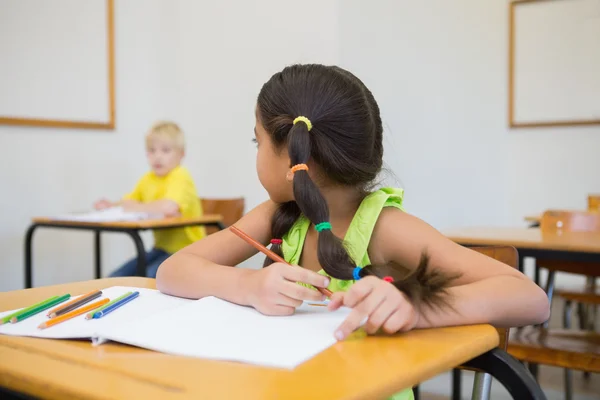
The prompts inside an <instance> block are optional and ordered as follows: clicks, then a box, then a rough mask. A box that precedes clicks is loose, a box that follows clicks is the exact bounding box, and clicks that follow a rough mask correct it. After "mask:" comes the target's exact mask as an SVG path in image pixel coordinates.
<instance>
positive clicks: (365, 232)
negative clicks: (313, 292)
mask: <svg viewBox="0 0 600 400" xmlns="http://www.w3.org/2000/svg"><path fill="white" fill-rule="evenodd" d="M403 195H404V191H403V190H402V189H395V188H381V189H379V190H377V191H375V192H373V193H371V194H369V195H368V196H367V197H365V198H364V200H363V201H362V202H361V204H360V206H359V207H358V210H357V211H356V214H355V215H354V218H353V219H352V222H351V223H350V227H349V228H348V231H347V232H346V236H345V237H344V245H345V246H346V249H347V250H348V253H349V254H350V257H351V258H352V259H353V260H354V262H355V263H356V265H357V266H360V267H364V266H365V265H369V264H371V261H370V260H369V254H368V252H367V250H368V248H369V242H370V241H371V235H372V234H373V229H374V228H375V224H376V223H377V219H378V218H379V214H380V213H381V210H382V209H383V208H384V207H396V208H399V209H400V210H403V211H404V208H403V207H402V198H403ZM309 228H310V221H309V220H308V218H306V217H305V216H304V215H301V216H300V217H299V218H298V220H297V221H296V222H295V223H294V225H293V226H292V228H291V229H290V230H289V231H288V233H286V234H285V235H284V236H283V238H282V241H283V243H282V244H281V249H282V251H283V255H284V258H285V260H286V261H287V262H288V263H290V264H293V265H298V263H299V262H300V256H301V255H302V249H303V247H304V239H305V238H306V233H307V232H308V229H309ZM319 274H321V275H326V276H329V275H328V274H327V273H326V272H325V271H323V270H321V271H319ZM329 278H330V280H331V282H330V283H329V286H328V289H329V290H331V291H332V292H339V291H346V290H348V289H349V288H350V287H351V286H352V284H353V283H354V282H355V281H353V280H349V281H344V280H340V279H336V278H332V277H331V276H329ZM300 284H301V285H304V286H308V287H312V286H311V285H307V284H304V283H300ZM389 400H414V397H413V392H412V390H411V389H405V390H403V391H401V392H399V393H396V394H395V395H393V396H392V397H390V398H389Z"/></svg>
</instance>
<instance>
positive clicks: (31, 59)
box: [0, 0, 115, 129]
mask: <svg viewBox="0 0 600 400" xmlns="http://www.w3.org/2000/svg"><path fill="white" fill-rule="evenodd" d="M113 38H114V34H113V0H85V1H82V0H52V1H47V0H2V7H1V10H0V54H2V62H0V87H1V89H0V90H1V94H0V123H3V124H15V125H34V126H54V127H71V128H97V129H113V128H114V117H115V116H114V65H113V63H114V54H113V53H114V43H113Z"/></svg>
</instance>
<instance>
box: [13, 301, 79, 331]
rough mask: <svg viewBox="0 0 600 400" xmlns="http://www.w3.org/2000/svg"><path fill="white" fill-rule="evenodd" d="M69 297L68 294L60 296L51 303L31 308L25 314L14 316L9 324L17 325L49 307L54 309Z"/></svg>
mask: <svg viewBox="0 0 600 400" xmlns="http://www.w3.org/2000/svg"><path fill="white" fill-rule="evenodd" d="M69 297H71V295H70V294H65V295H62V296H60V297H58V298H56V299H54V300H52V301H50V302H48V303H46V304H40V305H38V306H37V307H35V308H32V309H31V310H29V311H27V312H22V313H20V314H18V315H15V316H14V317H12V318H11V320H10V322H11V323H12V324H14V323H17V322H19V321H23V320H24V319H27V318H29V317H31V316H34V315H36V314H39V313H41V312H42V311H44V310H47V309H49V308H51V307H54V306H55V305H57V304H59V303H62V302H63V301H65V300H68V299H69Z"/></svg>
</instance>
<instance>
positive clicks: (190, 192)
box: [94, 122, 206, 278]
mask: <svg viewBox="0 0 600 400" xmlns="http://www.w3.org/2000/svg"><path fill="white" fill-rule="evenodd" d="M184 153H185V141H184V137H183V132H182V131H181V129H179V127H178V126H177V124H175V123H173V122H158V123H156V124H154V126H153V127H152V128H151V129H150V131H149V132H148V134H147V135H146V156H147V157H148V163H149V164H150V167H151V170H150V171H149V172H147V173H146V174H145V175H144V176H142V178H141V179H140V180H139V181H138V182H137V185H136V186H135V188H134V189H133V191H132V192H131V193H129V194H127V195H125V196H124V197H123V198H122V199H121V200H120V201H118V202H111V201H108V200H105V199H103V200H100V201H98V202H96V203H95V204H94V207H95V208H96V209H98V210H101V209H105V208H108V207H114V206H121V207H123V209H124V210H125V211H134V212H147V213H156V214H163V215H164V216H166V217H177V216H182V217H197V216H200V215H202V208H201V205H200V201H199V200H198V195H197V193H196V187H195V185H194V181H193V179H192V177H191V175H190V173H189V172H188V170H187V169H186V168H185V167H183V166H181V160H182V159H183V156H184ZM153 233H154V248H153V249H152V250H151V251H149V252H147V253H146V265H147V268H146V275H147V276H148V277H151V278H154V277H156V271H157V269H158V267H159V266H160V264H161V263H162V262H163V261H164V260H166V259H167V258H168V257H169V256H170V255H171V254H173V253H175V252H176V251H178V250H180V249H182V248H184V247H186V246H187V245H189V244H191V243H193V242H195V241H197V240H200V239H202V238H203V237H204V236H205V235H206V232H205V230H204V228H202V227H198V226H193V227H185V228H173V229H164V230H155V231H154V232H153ZM136 263H137V259H132V260H130V261H128V262H127V263H125V264H124V265H122V266H121V267H120V268H118V269H117V270H116V271H114V272H113V273H112V274H111V275H110V276H132V275H135V273H136Z"/></svg>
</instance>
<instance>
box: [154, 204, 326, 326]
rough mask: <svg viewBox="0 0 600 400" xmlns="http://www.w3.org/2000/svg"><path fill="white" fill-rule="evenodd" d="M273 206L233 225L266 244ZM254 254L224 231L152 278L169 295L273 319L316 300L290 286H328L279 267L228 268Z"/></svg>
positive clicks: (175, 257)
mask: <svg viewBox="0 0 600 400" xmlns="http://www.w3.org/2000/svg"><path fill="white" fill-rule="evenodd" d="M276 207H277V205H276V204H275V203H273V202H271V201H267V202H265V203H263V204H261V205H259V206H258V207H256V208H255V209H253V210H252V211H250V212H249V213H248V214H246V215H244V216H243V217H242V218H241V219H240V220H239V221H238V222H236V223H235V226H236V227H237V228H239V229H241V230H242V231H244V232H245V233H247V234H248V235H250V236H251V237H253V238H254V239H255V240H257V241H259V242H260V243H262V244H263V245H266V244H267V243H269V241H270V240H271V224H270V221H271V217H272V216H273V213H274V212H275V210H276ZM256 252H257V251H256V250H255V249H254V247H252V246H250V245H249V244H247V243H246V242H245V241H244V240H242V239H240V238H239V237H237V236H236V235H235V234H233V233H231V231H229V229H225V230H222V231H219V232H217V233H214V234H212V235H209V236H207V237H206V238H204V239H202V240H199V241H198V242H196V243H194V244H191V245H190V246H188V247H186V248H184V249H182V250H180V251H178V252H177V253H175V254H173V255H172V256H171V257H169V258H168V259H167V260H166V261H165V262H163V263H162V264H161V266H160V267H159V269H158V272H157V275H156V286H157V288H158V289H159V290H160V291H161V292H163V293H167V294H171V295H174V296H179V297H187V298H193V299H199V298H203V297H206V296H215V297H218V298H221V299H224V300H227V301H230V302H233V303H236V304H241V305H249V306H252V307H255V308H256V309H258V310H259V311H261V312H263V313H265V314H277V315H288V314H291V313H293V312H294V309H295V307H297V306H299V305H300V304H302V301H303V300H320V299H321V294H320V293H319V292H317V291H315V290H311V289H309V288H306V287H303V286H300V285H297V284H296V283H295V282H305V283H309V284H311V285H313V286H319V287H327V285H328V284H329V282H328V281H327V280H326V278H325V277H323V276H322V275H319V274H317V273H316V272H313V271H310V270H307V269H304V268H301V267H298V266H289V265H286V264H280V263H275V264H272V265H270V266H269V267H268V268H262V269H258V270H254V269H246V268H231V267H232V266H236V265H237V264H239V263H241V262H242V261H244V260H246V259H248V258H250V257H252V256H253V255H254V254H256ZM261 263H262V262H261Z"/></svg>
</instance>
